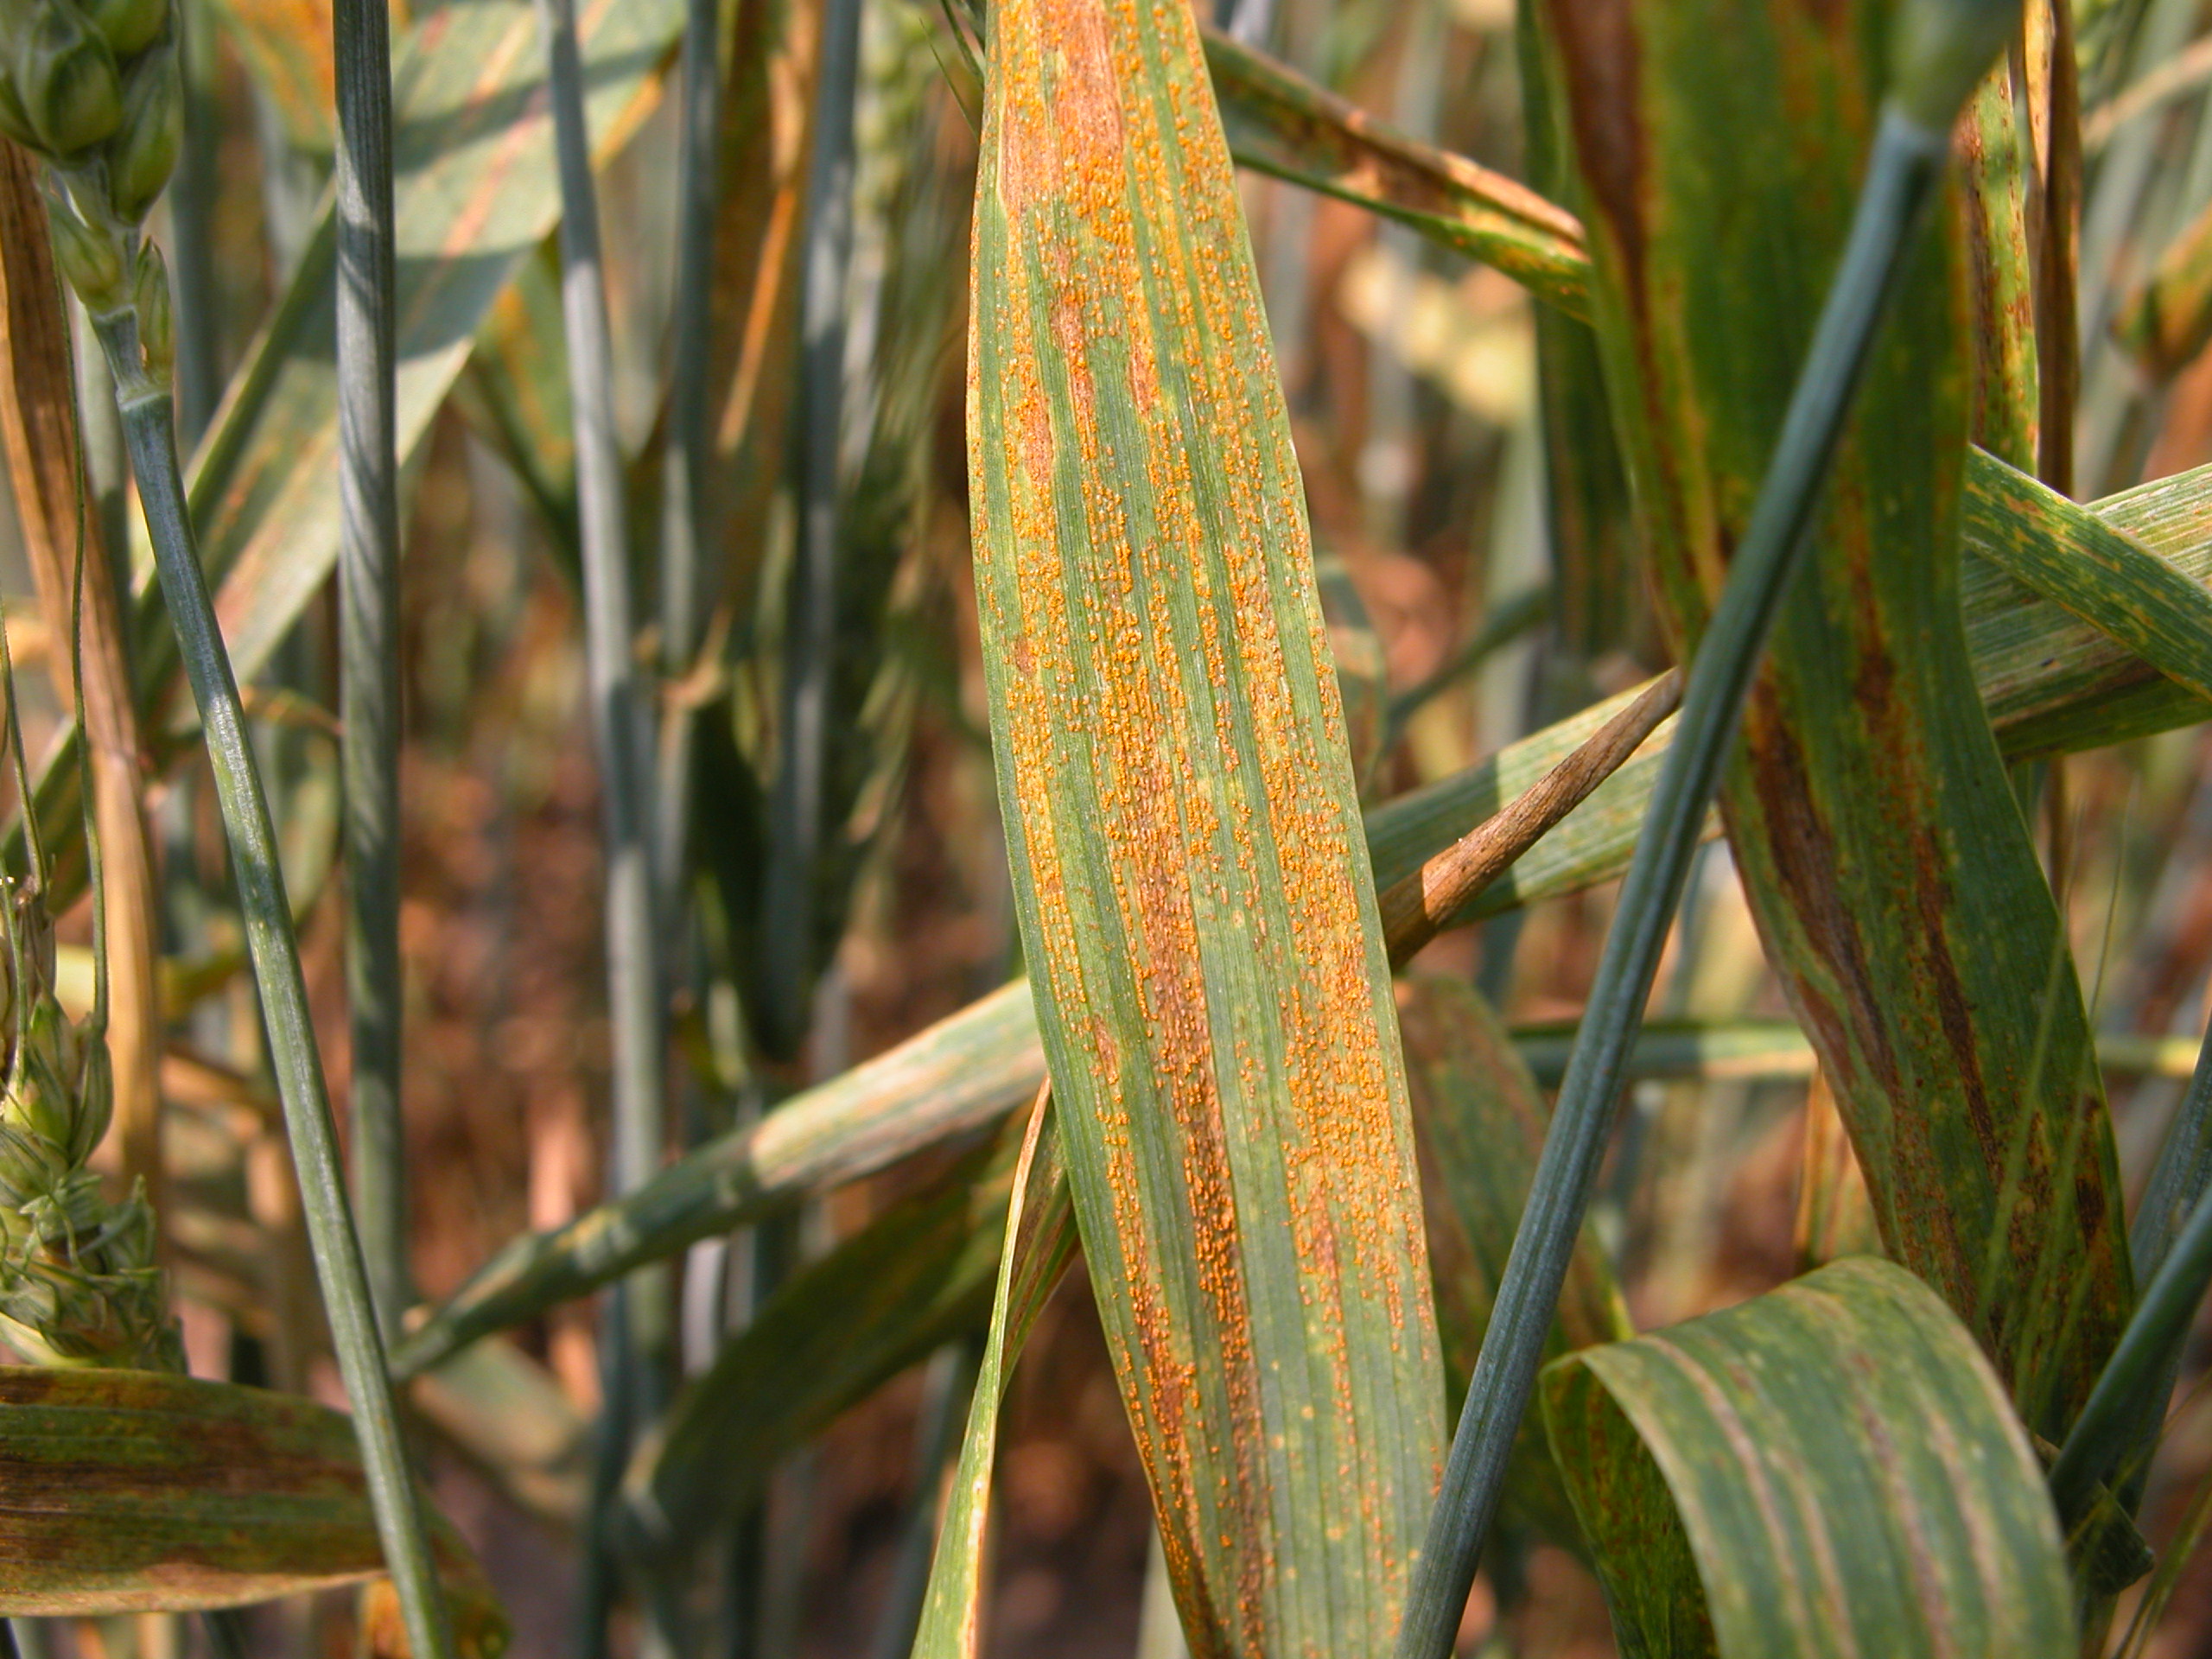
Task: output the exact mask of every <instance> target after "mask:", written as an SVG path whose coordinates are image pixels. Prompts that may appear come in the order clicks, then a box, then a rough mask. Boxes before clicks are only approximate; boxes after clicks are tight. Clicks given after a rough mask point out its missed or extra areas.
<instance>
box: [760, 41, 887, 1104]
mask: <svg viewBox="0 0 2212 1659" xmlns="http://www.w3.org/2000/svg"><path fill="white" fill-rule="evenodd" d="M860 14H861V7H860V0H823V12H822V48H821V51H822V62H821V70H820V73H819V74H818V76H817V84H816V87H815V104H814V125H813V128H812V132H811V137H810V148H809V151H808V167H809V176H808V180H807V193H806V194H807V202H806V243H805V248H804V252H803V253H802V254H801V256H800V265H801V270H802V271H803V273H804V275H803V277H802V278H801V293H800V302H799V327H800V335H801V343H800V346H799V365H798V372H799V378H798V423H797V434H798V454H797V455H796V457H795V458H794V464H793V473H794V477H795V481H796V486H797V490H796V493H797V511H798V545H797V547H796V549H795V550H794V553H793V556H792V561H791V583H790V591H789V594H788V596H787V598H786V600H785V612H784V614H785V628H784V642H783V644H784V649H783V657H782V660H781V663H780V664H779V672H780V675H781V683H780V690H781V695H782V709H781V718H782V724H781V728H780V730H781V739H780V741H779V745H778V747H777V754H776V779H775V785H774V791H773V795H772V800H771V804H770V809H769V820H768V822H769V835H768V855H767V860H766V869H765V870H764V872H763V875H762V887H761V895H760V907H761V916H760V947H761V951H762V963H761V972H760V994H759V997H758V1001H759V1007H758V1008H757V1009H756V1010H755V1016H756V1023H757V1025H758V1027H759V1029H760V1033H761V1038H762V1041H763V1043H764V1045H765V1046H766V1048H767V1050H768V1052H769V1055H770V1057H771V1058H772V1059H775V1060H777V1061H780V1062H785V1063H788V1062H790V1061H791V1060H793V1059H795V1058H797V1057H798V1052H799V1050H800V1048H801V1046H803V1045H804V1042H805V1040H806V1033H807V1028H808V1027H809V1025H810V1023H811V1017H812V1014H813V1001H814V981H815V973H816V970H817V965H818V964H819V963H820V961H821V959H822V951H823V944H824V940H823V933H824V931H825V929H824V927H823V918H822V916H821V915H820V913H819V910H820V906H818V904H817V899H819V897H820V894H819V892H818V888H819V886H820V883H821V865H822V861H823V859H822V855H823V842H824V841H825V839H826V838H827V836H829V833H830V831H831V826H830V824H829V823H828V821H827V813H826V811H825V807H826V804H827V796H828V794H829V788H828V780H827V776H826V774H827V772H828V767H829V746H830V743H831V741H832V738H833V736H834V737H842V733H833V731H832V728H831V715H832V708H831V701H830V697H831V690H832V687H833V685H834V683H835V681H836V674H837V660H836V659H837V655H838V652H839V649H840V645H841V644H842V642H841V641H840V639H839V638H838V628H837V608H838V596H839V594H838V590H839V588H840V586H841V583H842V581H844V580H846V579H847V578H846V577H845V576H844V573H843V566H844V563H845V560H844V557H843V554H844V547H843V543H844V540H845V537H846V531H845V527H844V524H843V523H842V519H843V516H844V508H845V501H844V476H843V474H844V468H843V467H842V466H841V465H840V456H841V452H842V448H843V427H844V408H845V395H844V394H845V309H846V303H847V299H846V288H847V277H848V274H849V269H850V266H851V264H852V251H853V170H854V156H853V104H854V98H855V92H856V89H857V83H858V80H859V78H860V29H861V16H860Z"/></svg>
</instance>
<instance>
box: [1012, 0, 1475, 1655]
mask: <svg viewBox="0 0 2212 1659" xmlns="http://www.w3.org/2000/svg"><path fill="white" fill-rule="evenodd" d="M992 31H993V32H992V41H991V72H990V79H989V84H988V88H987V96H986V103H985V114H984V130H983V145H982V162H981V166H980V171H979V177H978V181H977V193H976V245H975V280H974V284H973V292H974V296H975V301H974V309H973V313H972V321H971V333H970V347H969V349H970V356H969V470H970V480H971V488H970V497H971V502H972V511H973V512H974V514H975V545H976V588H977V600H978V606H979V609H980V611H981V614H982V631H983V639H984V647H985V655H986V661H987V666H988V677H989V683H990V693H991V726H992V734H993V737H994V739H995V751H996V756H997V762H998V768H999V779H1000V791H1001V802H1002V809H1003V811H1002V816H1003V818H1004V821H1005V823H1006V826H1007V842H1008V853H1009V862H1010V863H1011V865H1012V867H1013V872H1014V887H1015V893H1016V899H1017V906H1018V909H1019V911H1020V919H1021V924H1022V938H1023V944H1024V946H1025V948H1026V951H1027V958H1028V962H1029V964H1030V978H1031V983H1032V986H1033V989H1034V993H1035V1001H1036V1011H1037V1018H1038V1025H1039V1030H1040V1032H1041V1033H1042V1034H1043V1038H1044V1043H1045V1052H1046V1060H1047V1063H1048V1065H1049V1066H1050V1068H1051V1071H1052V1084H1053V1092H1054V1097H1055V1101H1056V1105H1055V1108H1054V1109H1055V1112H1056V1114H1057V1115H1058V1117H1059V1120H1060V1124H1061V1131H1062V1134H1063V1135H1064V1136H1065V1141H1066V1143H1067V1148H1068V1164H1069V1179H1070V1185H1071V1189H1072V1191H1073V1194H1074V1198H1075V1207H1076V1214H1077V1219H1078V1222H1079V1223H1080V1225H1081V1228H1082V1232H1083V1238H1084V1256H1085V1259H1086V1260H1087V1261H1088V1262H1089V1263H1090V1275H1091V1283H1092V1286H1093V1289H1094V1292H1095V1294H1096V1300H1097V1302H1098V1305H1099V1309H1100V1314H1101V1319H1102V1320H1103V1325H1104V1327H1105V1330H1106V1333H1107V1338H1108V1344H1109V1349H1110V1350H1111V1351H1112V1352H1113V1354H1114V1357H1115V1362H1116V1370H1117V1371H1118V1372H1119V1374H1120V1377H1121V1382H1122V1393H1123V1399H1124V1402H1125V1403H1126V1404H1127V1406H1128V1411H1129V1415H1130V1419H1131V1421H1132V1423H1133V1424H1134V1426H1135V1430H1136V1436H1137V1445H1138V1449H1139V1452H1140V1454H1141V1456H1142V1458H1143V1460H1144V1463H1145V1466H1146V1471H1147V1475H1148V1477H1149V1478H1150V1480H1151V1483H1152V1487H1153V1492H1154V1503H1155V1506H1156V1508H1157V1510H1158V1511H1159V1516H1160V1525H1161V1532H1162V1536H1163V1541H1164V1544H1165V1547H1166V1556H1167V1562H1168V1569H1169V1573H1170V1576H1171V1578H1172V1580H1173V1583H1174V1585H1175V1589H1176V1599H1177V1603H1178V1605H1179V1608H1180V1610H1181V1611H1182V1614H1183V1622H1184V1625H1185V1630H1186V1631H1188V1633H1189V1634H1190V1637H1191V1639H1192V1649H1193V1651H1194V1652H1197V1653H1198V1654H1200V1655H1201V1656H1208V1655H1216V1654H1230V1653H1236V1654H1253V1655H1258V1654H1263V1653H1264V1654H1279V1653H1280V1654H1290V1653H1327V1654H1349V1653H1371V1652H1376V1651H1379V1650H1381V1649H1383V1648H1384V1647H1386V1646H1387V1644H1388V1643H1389V1640H1390V1637H1391V1636H1392V1634H1393V1632H1394V1630H1395V1625H1396V1623H1397V1617H1398V1611H1399V1607H1400V1605H1401V1600H1402V1593H1403V1586H1404V1582H1405V1571H1406V1563H1407V1560H1408V1555H1409V1554H1410V1552H1411V1551H1412V1549H1413V1548H1414V1545H1415V1543H1416V1542H1417V1541H1418V1538H1419V1536H1420V1532H1421V1526H1422V1524H1423V1522H1424V1521H1425V1519H1426V1514H1427V1504H1428V1500H1429V1495H1430V1493H1431V1491H1432V1490H1433V1483H1434V1480H1435V1478H1436V1475H1437V1471H1438V1463H1439V1457H1440V1452H1441V1442H1442V1433H1441V1409H1440V1408H1441V1404H1442V1399H1441V1395H1442V1389H1441V1386H1440V1372H1439V1369H1438V1359H1437V1347H1436V1334H1435V1326H1434V1322H1433V1313H1432V1312H1431V1307H1430V1296H1429V1287H1428V1283H1427V1255H1426V1251H1425V1249H1424V1246H1423V1243H1422V1238H1421V1214H1420V1206H1419V1203H1418V1199H1417V1198H1416V1195H1415V1192H1414V1155H1413V1145H1412V1133H1411V1128H1410V1125H1409V1123H1408V1116H1407V1108H1406V1084H1405V1078H1404V1073H1403V1067H1402V1060H1401V1058H1400V1055H1399V1052H1398V1047H1397V1040H1396V1032H1395V1020H1394V1018H1393V1011H1392V1008H1391V1006H1390V994H1389V970H1388V967H1387V964H1386V963H1385V960H1384V955H1383V936H1382V931H1381V928H1380V926H1379V925H1378V924H1377V922H1376V912H1375V901H1374V896H1373V886H1372V882H1371V879H1370V874H1369V869H1368V861H1367V852H1366V845H1365V840H1364V837H1363V835H1362V833H1361V828H1360V820H1359V816H1358V806H1357V796H1356V794H1355V791H1354V788H1353V783H1352V778H1351V766H1350V763H1349V759H1348V756H1347V753H1346V747H1345V738H1344V721H1343V715H1342V711H1341V706H1340V703H1339V701H1338V695H1337V691H1336V687H1335V684H1334V681H1333V677H1332V675H1331V673H1330V671H1329V658H1328V652H1327V645H1326V643H1325V638H1324V635H1323V632H1322V625H1321V615H1320V609H1319V603H1318V601H1317V598H1316V595H1315V590H1314V580H1313V561H1312V553H1311V547H1310V543H1309V540H1308V537H1307V532H1306V522H1305V513H1304V506H1303V502H1302V499H1301V493H1300V480H1299V475H1298V470H1297V465H1296V462H1295V461H1294V457H1293V454H1292V452H1291V445H1290V432H1289V423H1288V420H1287V413H1286V410H1285V409H1284V406H1283V401H1282V393H1281V387H1280V385H1279V383H1278V381H1277V378H1276V374H1275V370H1274V359H1273V354H1272V353H1271V352H1270V350H1269V348H1268V336H1267V328H1266V323H1265V320H1264V317H1263V315H1262V312H1261V309H1260V301H1259V294H1258V285H1257V283H1256V282H1255V277H1254V273H1253V270H1252V264H1251V254H1250V250H1249V245H1248V244H1247V241H1246V238H1245V232H1244V226H1243V219H1242V216H1241V214H1240V213H1239V212H1238V208H1237V198H1236V187H1235V181H1234V178H1233V175H1232V174H1231V171H1230V159H1229V152H1228V146H1227V143H1226V142H1225V141H1224V137H1223V136H1222V130H1221V126H1220V122H1219V118H1218V116H1217V113H1216V111H1215V108H1214V104H1213V99H1212V94H1211V87H1210V86H1209V84H1208V80H1207V77H1206V72H1205V60H1204V56H1203V53H1202V51H1201V48H1200V45H1199V40H1198V30H1197V28H1196V26H1195V23H1194V22H1193V20H1192V16H1191V14H1190V11H1189V9H1188V7H1187V5H1185V4H1184V3H1181V0H1171V3H1166V4H1162V5H1159V6H1130V5H1126V4H1122V3H1107V0H1009V3H1004V4H1001V5H999V6H996V7H995V8H994V9H993V11H992Z"/></svg>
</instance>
